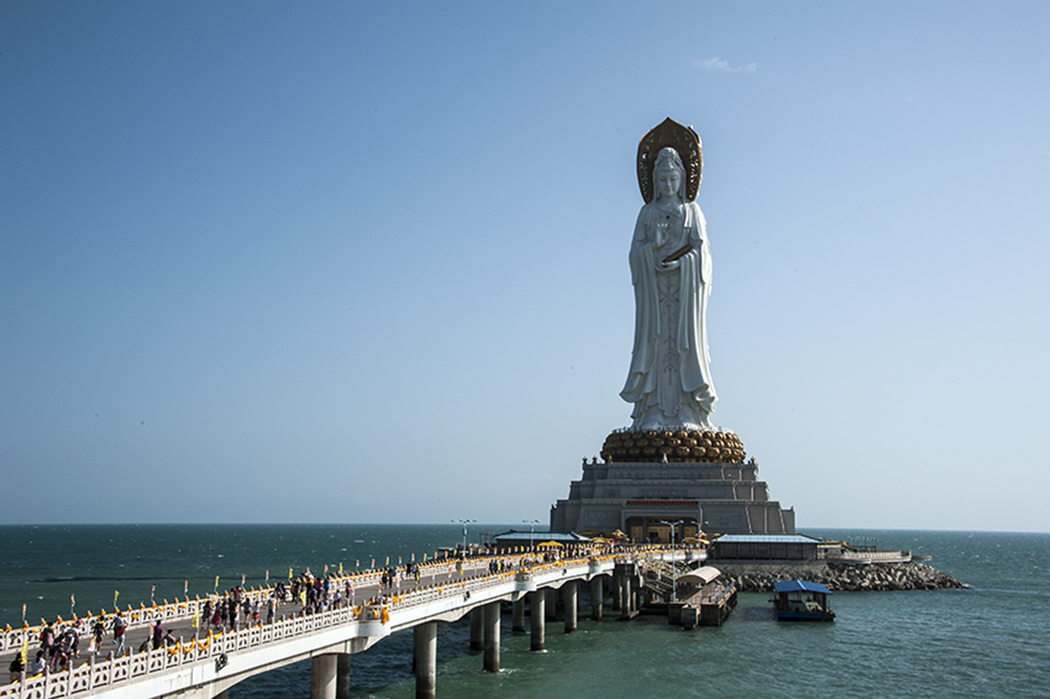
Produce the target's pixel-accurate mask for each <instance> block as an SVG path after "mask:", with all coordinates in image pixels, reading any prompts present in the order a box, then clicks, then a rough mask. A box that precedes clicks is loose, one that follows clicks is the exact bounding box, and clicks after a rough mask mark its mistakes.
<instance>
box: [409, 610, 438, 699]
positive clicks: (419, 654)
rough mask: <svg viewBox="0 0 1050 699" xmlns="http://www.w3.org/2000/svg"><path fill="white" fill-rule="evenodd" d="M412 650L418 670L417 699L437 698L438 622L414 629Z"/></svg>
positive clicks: (431, 622) (421, 625)
mask: <svg viewBox="0 0 1050 699" xmlns="http://www.w3.org/2000/svg"><path fill="white" fill-rule="evenodd" d="M412 633H413V636H412V640H413V644H412V650H413V654H414V655H413V658H414V661H415V662H414V665H415V668H416V699H435V697H436V696H437V622H434V621H430V622H427V623H425V624H420V625H419V626H416V627H415V628H413V629H412Z"/></svg>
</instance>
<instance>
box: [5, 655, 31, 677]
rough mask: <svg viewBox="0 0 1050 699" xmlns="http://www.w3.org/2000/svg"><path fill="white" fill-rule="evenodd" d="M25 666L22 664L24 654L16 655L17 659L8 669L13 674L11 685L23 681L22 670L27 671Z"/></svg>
mask: <svg viewBox="0 0 1050 699" xmlns="http://www.w3.org/2000/svg"><path fill="white" fill-rule="evenodd" d="M25 667H26V666H25V664H24V663H23V662H22V654H21V653H15V659H14V660H12V661H11V664H10V665H9V666H8V667H7V669H8V671H9V672H10V673H11V684H14V683H15V682H19V681H20V680H21V679H22V670H25Z"/></svg>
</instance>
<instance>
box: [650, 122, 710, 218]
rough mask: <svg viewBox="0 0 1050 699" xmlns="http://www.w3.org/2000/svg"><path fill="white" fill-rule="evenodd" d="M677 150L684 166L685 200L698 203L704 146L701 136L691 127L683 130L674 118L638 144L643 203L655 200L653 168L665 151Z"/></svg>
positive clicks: (654, 129)
mask: <svg viewBox="0 0 1050 699" xmlns="http://www.w3.org/2000/svg"><path fill="white" fill-rule="evenodd" d="M668 147H670V148H674V149H675V150H676V151H678V155H679V156H680V157H681V158H682V165H684V166H685V200H686V201H693V200H694V199H696V195H697V192H699V191H700V180H701V170H702V169H703V146H702V145H701V144H700V135H699V134H697V133H696V131H693V128H692V127H691V126H682V125H681V124H679V123H678V122H677V121H675V120H674V119H672V118H671V117H667V118H666V119H664V120H663V122H662V123H661V124H660V125H659V126H656V127H655V128H653V130H652V131H650V132H649V133H647V134H645V136H643V137H642V140H641V141H640V142H639V143H638V187H639V188H640V189H641V190H642V199H644V200H645V203H646V204H648V203H649V202H651V201H652V200H653V165H654V164H655V163H656V156H657V155H658V154H659V153H660V150H661V149H662V148H668Z"/></svg>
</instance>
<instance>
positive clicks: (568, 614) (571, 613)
mask: <svg viewBox="0 0 1050 699" xmlns="http://www.w3.org/2000/svg"><path fill="white" fill-rule="evenodd" d="M579 594H580V593H579V584H578V583H577V582H576V581H575V580H573V581H571V582H567V583H565V585H564V586H563V587H562V588H561V601H562V604H563V605H564V606H565V633H572V632H573V631H575V630H576V609H577V607H578V606H579Z"/></svg>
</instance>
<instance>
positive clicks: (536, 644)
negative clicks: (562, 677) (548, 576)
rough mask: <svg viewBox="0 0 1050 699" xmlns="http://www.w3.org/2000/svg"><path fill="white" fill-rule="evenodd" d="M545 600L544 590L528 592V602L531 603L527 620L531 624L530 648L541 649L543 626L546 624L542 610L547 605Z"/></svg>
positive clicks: (545, 593)
mask: <svg viewBox="0 0 1050 699" xmlns="http://www.w3.org/2000/svg"><path fill="white" fill-rule="evenodd" d="M546 602H547V592H546V591H545V590H536V591H535V592H530V593H529V604H530V605H531V609H530V610H529V622H530V624H531V625H532V644H531V645H530V648H531V649H532V650H543V644H544V627H545V626H546V624H547V619H546V613H545V612H544V607H546V606H547V605H546Z"/></svg>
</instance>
